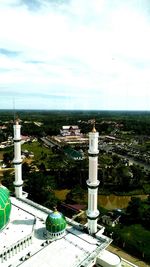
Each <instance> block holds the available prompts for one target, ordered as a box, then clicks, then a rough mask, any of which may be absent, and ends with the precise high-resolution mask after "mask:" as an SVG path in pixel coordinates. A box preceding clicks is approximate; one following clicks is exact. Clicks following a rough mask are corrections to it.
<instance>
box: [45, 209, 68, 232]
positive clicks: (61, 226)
mask: <svg viewBox="0 0 150 267" xmlns="http://www.w3.org/2000/svg"><path fill="white" fill-rule="evenodd" d="M65 228H66V219H65V217H64V215H63V214H62V213H60V212H58V211H57V210H55V211H54V212H52V213H50V214H49V215H48V216H47V219H46V230H47V231H48V232H49V233H50V234H58V233H61V232H64V230H65Z"/></svg>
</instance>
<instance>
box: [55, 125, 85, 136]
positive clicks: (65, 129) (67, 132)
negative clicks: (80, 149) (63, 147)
mask: <svg viewBox="0 0 150 267" xmlns="http://www.w3.org/2000/svg"><path fill="white" fill-rule="evenodd" d="M60 134H61V135H62V136H80V135H81V133H80V129H79V127H78V126H77V125H67V126H62V129H61V130H60Z"/></svg>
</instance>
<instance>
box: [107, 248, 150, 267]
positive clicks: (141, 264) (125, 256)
mask: <svg viewBox="0 0 150 267" xmlns="http://www.w3.org/2000/svg"><path fill="white" fill-rule="evenodd" d="M107 250H109V251H111V252H114V253H116V254H117V255H119V256H120V257H121V258H123V259H125V260H127V261H129V262H131V263H133V264H135V265H136V266H138V267H150V264H148V263H145V262H144V261H141V260H139V259H138V258H135V257H133V256H131V255H129V254H128V253H126V252H125V251H123V250H122V249H120V248H118V247H116V246H114V245H110V246H109V247H108V248H107Z"/></svg>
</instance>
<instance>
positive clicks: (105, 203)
mask: <svg viewBox="0 0 150 267" xmlns="http://www.w3.org/2000/svg"><path fill="white" fill-rule="evenodd" d="M69 191H70V190H67V189H63V190H55V195H56V197H58V198H59V199H60V200H61V201H64V200H65V199H66V195H67V194H68V193H69ZM134 196H135V197H140V198H141V199H146V198H147V195H134ZM131 197H132V196H116V195H113V194H112V195H98V205H99V206H101V207H103V208H105V209H108V210H113V209H124V208H126V207H127V206H128V203H129V201H130V200H131ZM84 202H85V204H86V203H87V193H85V194H84Z"/></svg>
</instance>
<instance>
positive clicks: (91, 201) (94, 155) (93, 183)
mask: <svg viewBox="0 0 150 267" xmlns="http://www.w3.org/2000/svg"><path fill="white" fill-rule="evenodd" d="M98 136H99V134H98V132H97V131H96V129H95V120H94V123H93V129H92V131H91V132H90V133H89V150H88V153H89V179H88V180H87V186H88V210H87V218H88V231H89V234H94V233H96V232H97V219H98V216H99V211H98V209H97V193H98V186H99V181H98V180H97V173H98V153H99V150H98Z"/></svg>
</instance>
